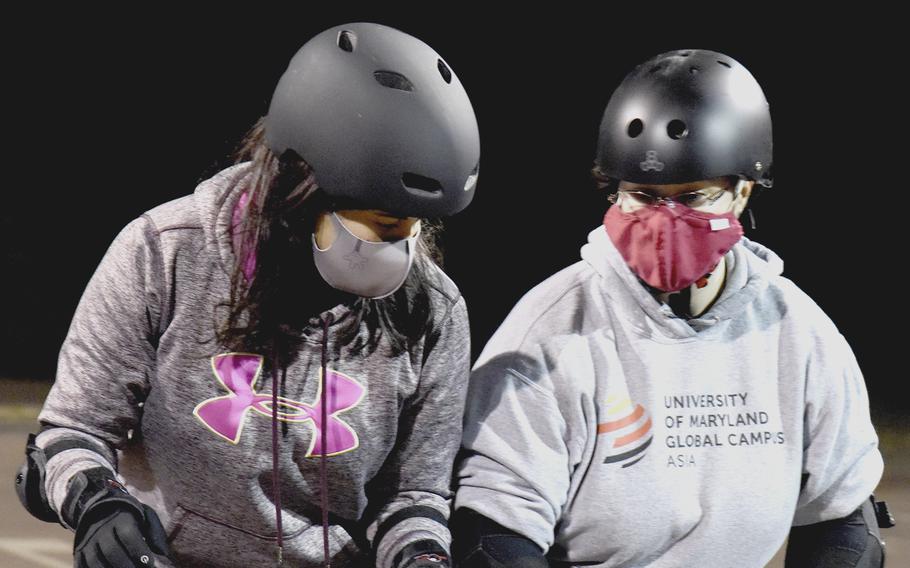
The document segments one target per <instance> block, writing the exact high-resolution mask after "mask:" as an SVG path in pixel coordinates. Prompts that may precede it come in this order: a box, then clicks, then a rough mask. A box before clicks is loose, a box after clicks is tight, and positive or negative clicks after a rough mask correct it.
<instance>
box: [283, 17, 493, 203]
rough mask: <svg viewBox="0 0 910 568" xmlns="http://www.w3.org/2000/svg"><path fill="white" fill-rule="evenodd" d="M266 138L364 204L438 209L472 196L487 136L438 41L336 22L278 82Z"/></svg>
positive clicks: (332, 189)
mask: <svg viewBox="0 0 910 568" xmlns="http://www.w3.org/2000/svg"><path fill="white" fill-rule="evenodd" d="M265 138H266V143H267V144H268V146H269V148H270V149H271V150H272V151H273V152H275V153H276V154H278V155H281V154H283V153H284V152H285V151H286V150H293V151H295V152H296V153H297V154H298V155H299V156H300V157H301V158H303V159H304V160H306V161H307V162H308V163H309V164H310V165H311V166H312V167H313V170H314V172H315V175H316V180H317V181H318V183H319V185H320V187H322V188H323V190H325V192H326V193H328V194H329V195H331V196H335V197H339V198H342V199H343V200H345V201H348V202H353V203H356V204H357V206H358V207H363V208H377V209H383V210H386V211H389V212H392V213H397V214H401V215H408V216H419V217H437V216H442V215H451V214H454V213H457V212H458V211H460V210H462V209H464V208H465V207H467V205H468V203H470V202H471V199H472V198H473V197H474V188H475V185H476V182H477V174H478V167H479V160H480V136H479V134H478V129H477V119H476V118H475V116H474V109H473V107H472V106H471V101H470V100H468V95H467V93H466V92H465V90H464V87H462V85H461V82H460V81H459V80H458V77H457V76H456V75H455V73H454V72H453V71H452V69H451V68H450V67H449V66H448V65H447V64H446V63H445V61H443V59H442V57H440V56H439V54H438V53H436V52H435V51H434V50H433V49H432V48H431V47H430V46H428V45H427V44H425V43H423V42H422V41H420V40H419V39H417V38H415V37H412V36H410V35H408V34H406V33H403V32H401V31H399V30H396V29H394V28H390V27H387V26H383V25H379V24H370V23H353V24H346V25H342V26H337V27H334V28H331V29H328V30H326V31H324V32H322V33H320V34H319V35H317V36H315V37H313V38H312V39H311V40H309V41H308V42H307V43H306V44H305V45H304V46H303V47H301V48H300V50H299V51H298V52H297V53H296V54H295V55H294V57H293V58H292V59H291V62H290V64H289V65H288V68H287V70H286V71H285V72H284V75H282V77H281V80H280V81H279V82H278V86H277V87H276V88H275V93H274V95H273V96H272V102H271V105H270V107H269V113H268V116H267V117H266V121H265Z"/></svg>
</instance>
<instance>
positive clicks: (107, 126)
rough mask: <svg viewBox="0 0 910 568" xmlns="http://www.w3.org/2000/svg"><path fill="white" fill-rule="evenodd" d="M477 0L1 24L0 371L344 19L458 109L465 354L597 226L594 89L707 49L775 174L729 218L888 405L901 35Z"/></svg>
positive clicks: (452, 261) (79, 15) (900, 205)
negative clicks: (403, 54) (483, 6)
mask: <svg viewBox="0 0 910 568" xmlns="http://www.w3.org/2000/svg"><path fill="white" fill-rule="evenodd" d="M491 4H492V3H491ZM300 5H302V6H312V5H313V4H312V3H306V4H305V5H304V4H300ZM756 6H757V5H756ZM496 8H497V13H495V14H494V13H492V12H491V13H484V11H483V10H480V11H473V10H469V9H468V8H465V7H464V5H463V4H451V5H445V4H441V3H434V4H433V5H432V6H429V5H428V7H427V8H426V9H425V10H423V11H421V12H416V13H407V14H405V13H400V12H396V13H391V12H388V11H383V10H380V9H375V8H374V9H371V10H368V11H359V12H358V11H355V10H349V11H347V12H341V11H337V10H336V12H335V13H332V14H323V13H320V14H318V15H317V14H314V13H309V12H308V10H306V9H303V8H301V9H297V10H292V11H286V10H285V11H280V12H279V11H277V10H265V9H263V7H262V6H261V5H259V4H257V5H256V8H255V9H254V8H252V7H249V8H248V10H247V11H245V12H235V13H222V14H216V13H211V14H208V15H206V16H205V17H204V18H198V17H194V18H190V17H189V16H188V15H187V14H183V13H173V14H166V13H159V12H155V13H146V14H142V15H141V16H137V15H130V16H127V15H126V14H111V13H106V14H105V13H97V14H92V13H88V12H84V11H80V12H76V13H72V14H63V13H59V12H54V13H53V14H30V15H28V16H23V17H22V19H21V20H18V21H17V20H16V19H15V18H11V19H9V20H8V21H7V22H6V24H7V27H8V28H11V29H12V31H15V30H16V28H21V29H19V31H20V32H22V31H24V32H25V33H22V34H21V35H22V37H23V40H21V41H18V42H15V43H12V44H11V45H7V47H6V50H5V51H6V58H5V59H6V69H5V80H4V83H5V91H6V94H7V97H9V98H8V102H7V106H6V109H5V110H6V122H7V124H12V125H13V128H12V129H11V130H8V131H7V132H8V134H7V139H6V142H7V146H8V147H12V148H13V150H12V154H10V153H9V152H10V151H9V150H8V151H7V156H10V157H11V158H12V159H8V160H7V161H6V162H5V163H6V168H7V171H8V173H12V176H10V175H7V185H6V186H5V188H4V195H5V196H6V199H4V206H3V207H2V208H0V247H2V248H0V251H2V257H0V258H2V260H3V278H2V280H3V288H4V294H3V298H4V299H5V301H6V302H5V306H4V307H3V311H2V321H3V325H2V353H3V355H2V358H0V376H6V377H27V378H35V379H39V380H46V381H50V380H52V379H53V375H54V369H55V366H56V356H57V352H58V350H59V348H60V343H61V342H62V340H63V338H64V336H65V334H66V330H67V327H68V325H69V321H70V319H71V317H72V315H73V311H74V310H75V307H76V303H77V302H78V300H79V297H80V295H81V293H82V290H83V288H84V287H85V284H86V282H87V281H88V279H89V278H90V276H91V274H92V272H93V271H94V269H95V267H96V266H97V264H98V262H99V261H100V259H101V257H102V255H103V254H104V252H105V250H106V248H107V246H108V245H109V244H110V242H111V240H112V239H113V237H114V236H115V235H116V234H117V232H118V231H119V230H120V229H121V228H122V227H123V226H124V225H125V224H127V223H128V222H129V221H130V220H132V219H133V218H135V217H136V216H138V215H140V214H141V213H142V212H144V211H145V210H147V209H149V208H151V207H153V206H155V205H157V204H159V203H162V202H165V201H168V200H171V199H174V198H176V197H180V196H182V195H186V194H188V193H191V192H192V191H193V189H194V187H195V185H196V184H197V183H198V182H199V181H200V180H202V179H205V178H207V177H209V176H210V175H212V174H214V173H215V172H217V171H218V170H219V169H221V168H223V167H225V166H227V165H229V164H230V163H231V158H230V154H231V151H232V150H233V148H234V146H235V144H236V143H237V141H238V140H239V138H240V137H241V136H242V135H243V134H244V132H245V131H246V130H247V128H248V127H249V126H250V125H251V124H252V123H253V122H255V120H256V119H257V118H258V117H259V116H260V115H262V114H264V113H265V112H266V110H267V108H268V102H269V100H270V97H271V92H272V89H273V87H274V85H275V83H276V82H277V80H278V78H279V76H280V75H281V73H282V72H283V70H284V68H285V67H286V65H287V63H288V61H289V59H290V58H291V56H292V55H293V54H294V53H295V51H296V50H297V49H298V48H299V47H300V46H301V45H302V44H303V43H304V42H305V41H306V40H307V39H308V38H309V37H311V36H312V35H314V34H315V33H317V32H319V31H321V30H323V29H325V28H327V27H330V26H332V25H336V24H341V23H344V22H348V21H358V20H360V21H374V22H380V23H384V24H387V25H391V26H394V27H398V28H399V29H402V30H403V31H406V32H408V33H410V34H412V35H415V36H417V37H419V38H420V39H422V40H424V41H426V42H427V43H429V44H430V45H431V46H432V47H434V48H435V49H436V50H437V51H438V52H439V53H440V54H442V56H443V57H444V58H445V59H446V61H447V62H448V63H449V64H450V65H451V67H452V68H453V70H454V71H455V73H456V74H457V75H458V76H459V78H460V79H461V81H462V83H463V84H464V85H465V88H466V89H467V91H468V94H469V96H470V97H471V100H472V102H473V104H474V108H475V111H476V114H477V119H478V123H479V125H480V133H481V175H480V181H479V185H478V189H477V195H476V198H475V199H474V202H473V203H472V205H471V206H470V207H469V208H468V209H467V210H466V211H464V212H463V213H461V214H459V215H458V216H456V217H453V218H451V219H449V220H447V221H446V227H447V230H446V234H445V237H444V241H443V244H444V247H445V252H446V257H447V258H446V271H447V272H448V274H449V275H450V276H451V277H452V278H453V279H454V280H455V282H456V283H457V284H458V285H459V286H460V288H461V289H462V291H463V294H464V296H465V297H466V299H467V301H468V308H469V310H470V317H471V324H472V331H473V343H474V344H473V351H474V356H475V358H476V355H477V354H479V352H480V349H481V348H482V347H483V345H484V343H485V342H486V340H487V339H488V338H489V336H490V335H491V334H492V333H493V331H494V330H495V329H496V327H497V326H498V324H499V323H500V322H501V321H502V319H503V318H504V317H505V315H506V314H507V313H508V311H509V309H510V308H511V307H512V305H514V303H515V302H516V301H517V300H518V298H520V297H521V295H522V294H523V293H524V292H526V291H527V290H528V289H530V288H531V287H532V286H533V285H535V284H537V283H538V282H540V281H542V280H543V279H544V278H546V277H547V276H549V275H551V274H552V273H554V272H556V271H557V270H559V269H561V268H563V267H565V266H567V265H569V264H571V263H573V262H575V261H576V260H577V259H578V250H579V247H580V246H581V245H582V244H583V243H584V242H585V237H586V235H587V233H588V231H589V230H590V229H592V228H594V227H595V226H597V224H598V223H600V222H601V219H602V216H603V213H604V211H605V208H606V201H605V197H606V196H605V195H604V194H603V193H600V192H598V191H597V190H595V189H594V186H593V184H592V183H591V181H590V179H589V176H588V170H589V168H590V166H591V162H592V159H593V155H594V147H595V142H596V133H597V126H598V123H599V121H600V116H601V113H602V112H603V109H604V106H605V105H606V102H607V100H608V99H609V96H610V94H611V93H612V91H613V89H614V88H615V87H616V86H617V85H618V84H619V82H620V81H621V80H622V78H623V76H624V75H625V74H626V73H627V72H628V71H629V70H631V69H632V67H634V66H635V65H636V64H638V63H640V62H641V61H644V60H645V59H647V58H649V57H650V56H652V55H655V54H657V53H660V52H663V51H668V50H672V49H682V48H705V49H712V50H715V51H720V52H723V53H726V54H727V55H729V56H731V57H733V58H734V59H737V60H738V61H739V62H741V63H743V64H744V65H745V66H746V67H747V68H748V69H749V70H750V71H751V72H752V73H753V75H755V77H756V78H757V79H758V81H759V82H760V83H761V85H762V86H763V88H764V90H765V94H766V96H767V98H768V100H769V102H770V104H771V113H772V118H773V121H774V144H775V147H774V172H775V187H774V188H773V189H771V190H769V191H767V192H766V193H764V194H763V195H760V196H759V197H758V198H756V199H755V200H753V202H752V206H753V210H754V212H755V217H756V220H757V223H758V229H757V230H751V229H750V228H748V227H747V236H749V237H750V238H753V239H755V240H757V241H759V242H761V243H762V244H764V245H767V246H769V247H770V248H771V249H772V250H774V251H775V252H777V253H778V254H779V255H780V256H781V257H782V258H783V259H784V275H785V276H787V277H789V278H790V279H792V280H793V281H795V282H796V284H797V285H798V286H800V287H801V288H802V289H803V290H804V291H806V292H807V293H808V294H809V295H810V296H812V297H813V298H814V299H815V300H816V302H818V303H819V305H821V307H822V308H823V309H824V310H825V312H826V313H827V314H828V315H829V316H830V317H831V318H832V319H833V320H834V322H835V323H836V324H837V326H838V328H839V329H840V330H841V332H842V333H843V334H844V335H845V336H846V337H847V339H848V341H849V342H850V344H851V345H852V346H853V349H854V351H855V352H856V354H857V357H858V359H859V362H860V365H861V367H862V368H863V370H864V372H865V375H866V379H867V384H868V385H869V391H870V393H871V396H872V399H873V401H874V402H875V403H876V404H878V405H881V406H883V407H888V408H892V409H894V410H897V411H899V412H905V410H906V408H907V406H908V405H907V404H906V402H905V401H904V400H902V399H901V397H900V395H899V394H898V392H899V389H900V386H902V385H900V383H901V382H903V381H906V379H907V372H906V370H905V366H904V364H903V363H904V360H903V357H902V354H903V353H904V352H903V348H904V345H905V340H906V337H907V333H906V331H905V330H904V328H903V323H904V321H905V319H906V315H907V312H906V308H905V305H906V304H905V300H904V297H905V296H906V292H905V289H906V280H905V276H903V274H905V273H906V271H905V270H904V267H903V264H904V263H905V262H906V259H907V256H908V255H907V253H906V250H905V245H904V242H905V241H904V238H903V231H902V229H903V228H904V227H905V226H906V224H907V221H906V220H905V212H906V210H907V205H906V202H905V200H904V199H903V194H904V193H905V192H906V190H905V188H903V187H902V186H903V185H905V183H906V182H904V181H903V180H902V177H904V176H902V175H901V174H902V172H903V166H904V165H906V161H907V158H906V156H905V151H906V143H905V142H903V135H904V132H905V129H906V125H905V124H901V125H900V126H898V118H900V120H901V121H902V122H906V114H907V113H906V105H907V103H906V96H905V95H904V94H903V93H902V92H901V91H900V90H899V89H898V87H897V84H898V81H899V79H901V78H902V77H903V75H905V74H906V71H905V69H904V67H905V66H906V62H905V59H906V49H899V48H898V46H897V43H898V41H897V39H894V36H892V35H891V34H890V33H889V32H888V31H887V30H885V29H883V28H882V26H883V25H884V24H885V19H886V17H885V16H881V17H879V16H876V15H873V14H863V15H860V14H855V13H850V14H842V15H838V14H827V15H826V17H825V23H821V21H820V20H815V19H812V20H806V21H797V20H794V19H793V18H792V17H788V18H782V17H780V16H776V17H775V16H771V15H769V14H765V13H760V12H753V13H751V14H748V16H747V18H748V19H744V18H745V17H746V16H743V15H739V16H736V17H734V16H733V15H725V14H722V13H718V12H712V13H711V17H710V18H705V17H702V16H698V15H693V14H691V13H690V14H686V15H680V16H678V15H674V14H667V13H665V12H660V13H657V12H653V11H651V10H653V9H652V8H649V7H648V6H647V5H646V4H643V3H637V4H636V6H635V7H630V8H627V9H624V10H622V11H619V10H616V9H607V8H604V9H602V10H601V11H599V12H590V11H579V12H577V13H574V14H571V13H562V12H560V13H556V12H550V11H543V12H530V11H520V12H513V13H505V9H504V7H503V6H499V5H497V6H496ZM48 10H49V11H50V9H48ZM5 41H6V43H7V44H10V43H11V42H10V41H9V40H5ZM744 225H748V223H744ZM899 231H900V235H899ZM901 338H903V339H901Z"/></svg>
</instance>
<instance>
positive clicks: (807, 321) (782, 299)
mask: <svg viewBox="0 0 910 568" xmlns="http://www.w3.org/2000/svg"><path fill="white" fill-rule="evenodd" d="M768 290H769V293H770V294H771V295H772V297H773V298H774V300H775V301H776V302H777V303H778V305H779V306H780V310H781V312H782V313H783V314H784V317H785V320H786V321H788V322H790V324H791V325H792V326H794V327H797V328H799V329H800V330H801V331H802V332H803V333H810V334H812V335H816V336H823V337H829V336H837V335H840V331H839V330H838V329H837V325H836V324H835V323H834V321H833V320H832V319H831V317H830V316H828V314H826V313H825V311H824V310H823V309H822V307H821V306H820V305H819V304H818V303H817V302H816V301H815V300H814V299H813V298H812V297H811V296H810V295H809V294H807V293H806V292H805V291H804V290H803V289H802V288H800V287H799V286H797V285H796V283H795V282H793V281H792V280H790V279H789V278H787V277H786V276H782V275H778V276H775V277H774V278H772V279H771V281H770V283H769V285H768Z"/></svg>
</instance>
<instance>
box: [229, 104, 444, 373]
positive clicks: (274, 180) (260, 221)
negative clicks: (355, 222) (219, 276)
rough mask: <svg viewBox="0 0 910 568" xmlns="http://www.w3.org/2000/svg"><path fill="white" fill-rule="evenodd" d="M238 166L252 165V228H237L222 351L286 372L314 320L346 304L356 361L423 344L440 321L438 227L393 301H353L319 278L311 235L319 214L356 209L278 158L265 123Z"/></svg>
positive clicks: (290, 158) (429, 226)
mask: <svg viewBox="0 0 910 568" xmlns="http://www.w3.org/2000/svg"><path fill="white" fill-rule="evenodd" d="M236 161H237V162H238V163H239V162H247V161H249V162H250V168H251V169H250V172H251V173H250V176H249V177H248V178H247V179H248V180H250V181H249V182H247V183H248V187H247V189H246V191H247V194H248V198H249V199H248V204H247V207H246V214H245V217H244V221H243V223H242V225H241V226H240V227H237V228H235V231H240V233H239V235H238V236H239V239H235V240H234V242H235V243H237V242H240V243H241V244H240V246H239V250H235V257H236V258H237V262H236V263H235V266H234V268H233V270H232V273H231V293H230V299H229V300H228V301H227V302H225V303H223V304H222V307H226V308H227V317H226V318H225V321H224V322H223V324H222V325H220V326H218V330H217V337H218V340H219V341H220V342H221V343H222V345H223V346H225V347H226V348H228V349H230V350H233V351H248V352H253V353H263V354H269V355H271V356H272V357H275V358H276V359H277V360H275V361H274V363H275V364H277V365H278V366H279V367H286V366H287V365H288V364H290V363H291V362H293V361H294V360H295V359H296V357H297V354H298V353H299V351H300V347H301V345H302V343H303V342H304V341H305V338H306V335H307V334H308V331H309V332H310V333H312V332H313V329H314V326H313V323H314V322H313V321H312V320H313V318H317V317H318V316H319V314H320V313H322V312H323V311H325V310H328V309H330V308H332V307H333V306H336V305H338V304H339V303H345V304H347V305H348V306H350V308H351V311H352V312H353V314H354V317H351V318H347V322H346V324H345V325H344V326H342V328H341V334H342V335H341V339H342V343H344V344H349V343H352V342H353V349H354V350H355V351H356V352H360V351H363V350H366V351H367V353H371V352H372V351H374V350H376V349H377V347H378V346H379V344H380V342H381V340H382V338H383V337H386V338H387V339H388V344H389V347H390V349H391V353H392V354H393V355H397V354H399V353H401V352H402V351H404V350H409V349H410V348H411V346H412V344H413V343H415V342H416V341H419V340H420V338H422V337H423V335H424V334H425V333H426V331H427V328H428V325H429V324H430V322H431V321H432V317H433V309H432V304H431V302H430V299H429V295H428V287H432V286H433V281H434V279H435V277H434V274H435V273H436V272H435V270H434V268H433V266H432V264H433V263H436V264H438V265H440V266H441V264H442V251H441V250H440V248H439V246H438V244H437V238H438V234H439V232H440V231H441V228H442V224H441V222H440V221H439V220H431V219H422V220H421V236H420V238H419V239H418V246H417V250H416V254H415V258H414V264H413V266H412V267H411V270H410V272H409V274H408V277H407V279H406V280H405V282H404V284H403V285H402V286H401V287H400V288H399V289H398V290H397V291H396V292H395V293H394V294H392V295H391V296H387V297H385V298H382V299H379V300H372V299H367V298H362V297H359V296H355V295H353V294H347V293H345V292H341V291H338V290H335V289H334V288H332V287H330V286H329V285H328V284H326V283H325V281H324V280H323V279H322V277H321V276H320V275H319V273H318V271H317V270H316V268H315V265H314V263H313V255H312V249H311V240H310V239H311V237H310V235H311V234H312V233H313V231H314V227H315V225H316V219H317V217H318V216H319V214H320V213H322V212H323V211H329V210H336V209H339V208H351V207H349V205H350V204H345V207H341V206H340V205H341V204H340V203H339V202H337V201H336V200H334V199H332V198H331V197H330V196H329V195H327V194H326V193H325V192H324V191H323V190H322V189H321V188H320V187H319V185H318V184H317V182H316V176H315V174H314V172H313V170H312V168H311V167H310V166H309V164H307V163H306V161H304V160H303V159H302V158H300V156H298V155H297V154H296V153H294V152H293V151H288V152H285V153H284V154H283V155H281V156H276V155H275V153H274V152H272V151H271V150H270V149H269V148H268V146H267V145H266V144H265V128H264V121H263V119H260V120H259V121H258V122H257V123H256V124H255V125H254V126H253V128H252V129H250V131H249V133H248V134H247V135H246V137H245V138H244V140H243V141H242V142H241V145H240V147H239V149H238V151H237V153H236ZM235 248H237V247H235ZM249 254H254V255H255V256H254V258H255V268H254V269H253V270H252V272H251V273H250V274H247V272H246V271H245V265H246V258H247V257H248V255H249ZM361 322H366V324H367V326H366V327H367V330H368V332H367V333H366V334H361V333H359V331H360V329H361ZM320 333H321V332H320Z"/></svg>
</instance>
